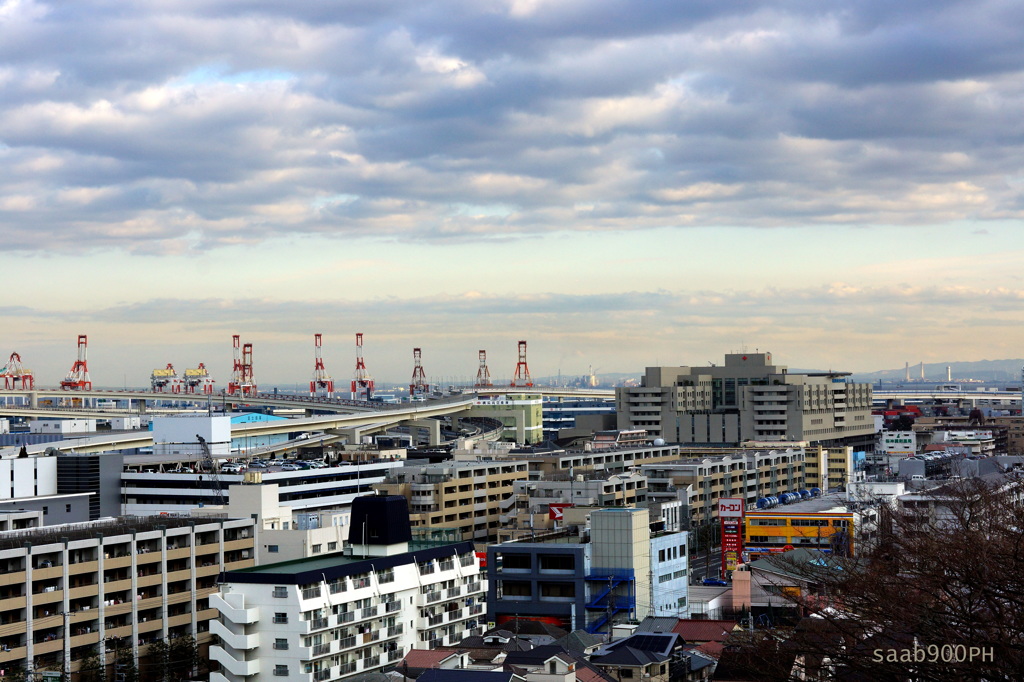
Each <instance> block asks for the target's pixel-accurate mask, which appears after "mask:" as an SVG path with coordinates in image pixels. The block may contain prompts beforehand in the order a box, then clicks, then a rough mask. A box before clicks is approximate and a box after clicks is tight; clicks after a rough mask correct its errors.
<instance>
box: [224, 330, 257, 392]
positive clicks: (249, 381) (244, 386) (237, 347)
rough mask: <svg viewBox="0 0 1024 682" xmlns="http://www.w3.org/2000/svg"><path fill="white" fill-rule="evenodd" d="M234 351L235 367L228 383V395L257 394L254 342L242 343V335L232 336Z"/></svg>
mask: <svg viewBox="0 0 1024 682" xmlns="http://www.w3.org/2000/svg"><path fill="white" fill-rule="evenodd" d="M231 340H232V345H233V352H234V369H233V370H232V372H231V381H230V382H229V383H228V395H240V396H253V395H256V380H255V379H254V378H253V371H252V344H251V343H246V344H242V343H241V337H239V335H238V334H235V335H234V336H232V337H231Z"/></svg>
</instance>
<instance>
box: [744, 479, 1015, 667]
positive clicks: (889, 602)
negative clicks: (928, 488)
mask: <svg viewBox="0 0 1024 682" xmlns="http://www.w3.org/2000/svg"><path fill="white" fill-rule="evenodd" d="M1022 496H1024V480H1022V479H1019V478H1018V477H1016V476H1013V475H1000V476H998V477H990V478H986V479H966V480H964V481H957V482H953V483H950V484H949V485H946V486H943V487H941V488H939V489H936V490H934V491H932V492H930V493H929V494H927V495H918V496H914V498H915V499H909V500H907V502H906V504H905V505H901V506H898V507H893V508H889V507H884V506H883V507H882V515H881V518H880V520H879V524H878V529H877V533H878V536H877V541H876V542H874V543H872V544H871V545H870V546H869V547H867V548H866V549H865V551H863V552H861V553H860V554H859V555H857V556H852V557H847V556H840V555H838V554H822V555H820V556H818V557H817V558H815V559H812V560H809V561H808V560H807V556H808V555H807V554H805V553H794V555H795V554H800V556H801V557H802V558H803V560H802V561H800V562H798V561H796V560H795V558H794V557H792V556H790V557H788V556H787V554H788V553H784V554H782V555H780V556H778V557H776V558H773V559H772V560H771V561H773V562H776V563H777V566H778V567H779V569H780V573H781V572H783V571H784V572H785V574H786V575H787V576H789V578H791V579H794V580H796V581H797V582H799V583H800V585H801V587H802V589H800V591H799V595H798V596H797V592H796V591H795V590H790V591H789V592H787V594H791V595H793V596H792V599H793V600H794V601H795V602H797V603H798V605H799V606H800V607H801V608H802V610H803V612H804V613H807V614H809V617H808V618H805V619H804V620H803V621H801V622H800V623H798V624H797V625H796V627H795V628H792V629H791V630H785V631H784V630H775V631H772V632H770V633H763V634H761V635H760V636H758V635H757V634H756V633H755V635H753V636H748V637H747V640H748V641H747V643H745V644H743V645H740V647H739V648H740V649H741V650H742V649H743V648H744V646H745V647H746V649H747V650H748V651H749V650H752V651H756V652H758V655H759V656H760V657H761V659H760V660H761V661H763V662H764V665H765V666H766V668H765V669H766V673H767V670H768V667H770V666H771V665H774V666H776V667H777V668H781V669H782V670H775V671H774V674H772V675H771V677H775V678H778V679H785V678H786V677H787V676H788V677H789V678H790V679H821V680H830V679H836V680H848V679H849V680H855V679H864V680H900V681H905V680H914V681H915V682H917V681H931V680H934V681H946V680H1019V679H1021V677H1022V675H1024V504H1022ZM782 582H784V580H783V581H782ZM780 587H781V585H780ZM770 651H774V652H775V654H774V656H769V652H770ZM786 668H788V673H787V674H786V675H782V673H785V672H786V670H785V669H786ZM779 675H782V676H781V677H779ZM767 676H768V675H767V674H766V677H767Z"/></svg>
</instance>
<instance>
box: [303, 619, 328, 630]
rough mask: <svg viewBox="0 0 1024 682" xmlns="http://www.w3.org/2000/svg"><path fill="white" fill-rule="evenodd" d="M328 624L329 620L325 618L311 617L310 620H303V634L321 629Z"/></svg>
mask: <svg viewBox="0 0 1024 682" xmlns="http://www.w3.org/2000/svg"><path fill="white" fill-rule="evenodd" d="M329 625H330V621H329V620H328V619H327V618H313V619H312V620H307V621H305V627H304V628H303V634H309V633H310V632H312V631H314V630H323V629H324V628H326V627H328V626H329Z"/></svg>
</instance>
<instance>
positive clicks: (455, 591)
mask: <svg viewBox="0 0 1024 682" xmlns="http://www.w3.org/2000/svg"><path fill="white" fill-rule="evenodd" d="M446 594H447V595H448V599H455V598H456V597H461V596H462V588H461V587H452V588H450V589H449V590H448V592H447V593H446Z"/></svg>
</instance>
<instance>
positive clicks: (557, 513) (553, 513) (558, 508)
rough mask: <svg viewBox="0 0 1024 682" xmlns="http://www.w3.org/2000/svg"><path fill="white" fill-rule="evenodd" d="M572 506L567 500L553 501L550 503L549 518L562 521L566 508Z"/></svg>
mask: <svg viewBox="0 0 1024 682" xmlns="http://www.w3.org/2000/svg"><path fill="white" fill-rule="evenodd" d="M571 506H572V504H569V503H565V502H558V503H554V502H552V503H551V504H549V505H548V518H549V519H551V520H552V521H561V520H562V519H563V518H565V511H564V510H565V508H566V507H571Z"/></svg>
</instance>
